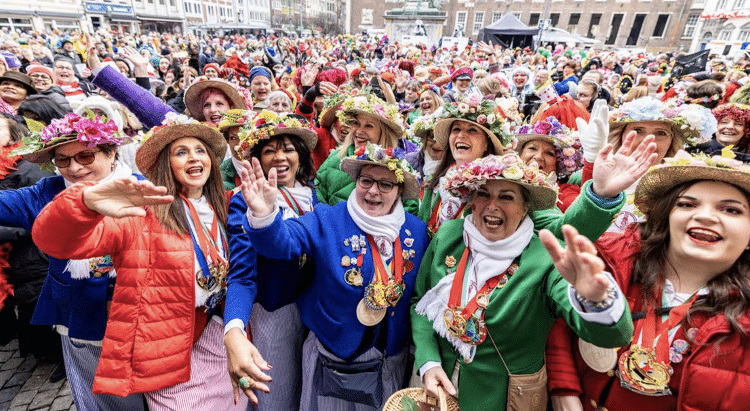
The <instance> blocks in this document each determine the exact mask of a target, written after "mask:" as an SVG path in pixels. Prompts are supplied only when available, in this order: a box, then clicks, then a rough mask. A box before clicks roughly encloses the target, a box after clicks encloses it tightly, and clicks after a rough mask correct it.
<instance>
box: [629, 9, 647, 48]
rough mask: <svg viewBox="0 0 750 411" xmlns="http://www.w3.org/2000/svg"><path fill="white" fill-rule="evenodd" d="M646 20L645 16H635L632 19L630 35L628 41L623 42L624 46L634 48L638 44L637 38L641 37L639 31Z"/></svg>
mask: <svg viewBox="0 0 750 411" xmlns="http://www.w3.org/2000/svg"><path fill="white" fill-rule="evenodd" d="M644 20H646V15H645V14H636V15H635V18H634V19H633V25H632V26H631V28H630V35H629V36H628V40H627V41H626V42H625V45H626V46H635V45H636V44H638V38H639V37H640V36H641V29H642V28H643V21H644Z"/></svg>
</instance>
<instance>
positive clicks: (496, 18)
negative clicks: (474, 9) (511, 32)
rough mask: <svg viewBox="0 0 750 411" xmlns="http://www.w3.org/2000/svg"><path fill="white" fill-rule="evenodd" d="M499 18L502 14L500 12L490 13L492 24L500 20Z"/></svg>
mask: <svg viewBox="0 0 750 411" xmlns="http://www.w3.org/2000/svg"><path fill="white" fill-rule="evenodd" d="M501 17H503V13H502V12H499V11H496V12H494V13H492V22H493V23H494V22H496V21H498V20H500V18H501Z"/></svg>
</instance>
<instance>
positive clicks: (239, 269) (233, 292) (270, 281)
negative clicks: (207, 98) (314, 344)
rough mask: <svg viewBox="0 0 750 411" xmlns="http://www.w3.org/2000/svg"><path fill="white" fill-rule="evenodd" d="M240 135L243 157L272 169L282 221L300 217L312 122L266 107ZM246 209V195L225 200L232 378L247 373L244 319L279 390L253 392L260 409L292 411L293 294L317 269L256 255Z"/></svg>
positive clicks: (298, 333)
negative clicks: (245, 225) (246, 226)
mask: <svg viewBox="0 0 750 411" xmlns="http://www.w3.org/2000/svg"><path fill="white" fill-rule="evenodd" d="M239 135H240V137H241V139H242V140H241V143H240V146H239V148H240V150H238V151H239V152H240V153H242V154H241V155H243V156H244V158H247V159H251V158H256V159H258V161H259V162H260V165H261V168H262V169H263V174H264V175H265V176H268V175H269V173H270V171H271V170H272V169H273V170H275V171H276V176H277V180H276V182H277V185H278V189H279V195H278V197H277V198H276V203H277V205H278V207H279V209H280V210H282V216H283V218H284V219H285V220H286V219H293V218H298V217H300V216H302V215H304V214H307V213H309V212H311V211H313V206H314V205H315V203H317V199H316V197H315V189H314V188H313V187H312V186H311V183H312V180H313V178H314V177H315V167H314V166H313V162H312V156H311V155H310V152H311V151H312V149H313V148H315V144H316V143H317V140H318V137H317V134H316V133H315V131H314V130H313V129H312V128H311V127H310V125H309V123H307V121H306V120H305V119H304V118H303V117H302V116H299V115H297V114H277V113H274V112H271V111H265V110H264V111H261V112H260V113H259V114H258V116H257V117H255V118H254V119H252V120H249V122H248V123H247V124H245V125H244V126H243V127H242V128H240V131H239ZM246 213H247V204H245V198H244V197H243V196H242V193H241V192H238V193H237V194H235V195H234V196H233V197H232V199H231V201H230V203H229V216H228V222H227V233H228V234H229V251H230V255H231V256H232V257H231V259H230V263H229V274H228V279H227V302H226V309H225V312H224V321H225V324H226V326H225V331H226V333H225V337H224V342H225V345H226V347H227V362H228V363H229V371H230V373H231V374H232V378H233V379H234V381H239V379H240V378H242V377H243V376H245V375H248V374H249V373H250V370H249V368H248V367H252V364H251V362H252V360H251V355H250V353H251V350H252V344H250V342H249V341H248V339H247V336H246V335H245V330H246V328H247V324H248V322H249V324H250V332H251V334H252V339H253V344H254V345H255V347H257V349H258V350H259V351H260V352H261V353H262V354H263V358H264V359H265V360H266V361H268V362H269V363H270V364H272V365H273V366H274V367H273V369H271V370H270V371H268V372H266V373H267V374H268V375H270V376H271V378H273V381H274V385H275V386H277V387H278V388H277V389H275V390H272V391H271V392H269V393H267V394H263V395H260V396H258V398H257V400H258V404H257V409H258V410H259V411H264V410H269V411H272V410H293V409H296V408H297V407H298V406H299V398H300V389H301V380H302V343H303V341H304V337H305V327H304V326H303V325H302V321H301V319H300V313H299V309H298V308H297V305H296V304H294V299H295V297H297V296H298V295H299V294H300V293H301V290H302V289H303V288H304V287H305V285H306V284H307V285H309V281H305V280H309V279H310V278H312V275H313V274H314V270H313V268H312V264H309V263H306V261H307V260H306V258H305V257H300V258H294V259H291V260H278V259H273V258H266V257H261V256H257V257H256V253H255V249H254V246H253V243H251V242H250V239H249V237H248V236H247V234H245V232H244V229H243V227H242V221H243V220H244V218H245V214H246ZM256 261H257V262H256ZM256 273H257V274H256ZM256 284H257V290H256ZM282 287H283V288H284V289H285V290H288V291H289V292H288V293H287V294H285V295H282V294H281V293H275V292H274V291H276V290H279V289H281V288H282ZM254 301H255V304H253V302H254ZM251 313H252V315H251ZM251 398H252V397H251Z"/></svg>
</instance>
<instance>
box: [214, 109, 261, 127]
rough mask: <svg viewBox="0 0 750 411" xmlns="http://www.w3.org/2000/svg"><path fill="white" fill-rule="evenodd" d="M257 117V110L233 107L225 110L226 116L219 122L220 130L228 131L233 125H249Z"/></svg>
mask: <svg viewBox="0 0 750 411" xmlns="http://www.w3.org/2000/svg"><path fill="white" fill-rule="evenodd" d="M253 117H255V112H254V111H252V110H241V109H236V108H233V109H231V110H227V111H226V112H224V116H223V117H222V118H221V121H220V122H219V124H218V126H217V127H218V128H219V131H220V132H222V133H226V132H227V130H229V129H230V128H232V127H243V126H245V125H247V124H248V123H249V122H250V120H251V119H252V118H253Z"/></svg>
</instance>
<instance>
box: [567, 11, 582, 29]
mask: <svg viewBox="0 0 750 411" xmlns="http://www.w3.org/2000/svg"><path fill="white" fill-rule="evenodd" d="M579 21H581V13H570V20H568V25H570V26H577V25H578V22H579Z"/></svg>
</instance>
